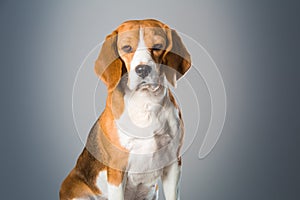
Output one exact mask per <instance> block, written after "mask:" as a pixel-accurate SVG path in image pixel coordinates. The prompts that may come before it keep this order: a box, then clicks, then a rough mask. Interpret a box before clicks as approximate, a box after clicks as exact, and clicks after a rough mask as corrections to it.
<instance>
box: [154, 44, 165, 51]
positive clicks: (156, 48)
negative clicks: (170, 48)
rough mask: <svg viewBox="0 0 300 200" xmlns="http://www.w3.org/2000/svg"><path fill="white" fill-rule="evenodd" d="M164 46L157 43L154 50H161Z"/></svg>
mask: <svg viewBox="0 0 300 200" xmlns="http://www.w3.org/2000/svg"><path fill="white" fill-rule="evenodd" d="M162 47H163V45H162V44H155V45H153V46H152V50H153V51H159V50H161V49H162Z"/></svg>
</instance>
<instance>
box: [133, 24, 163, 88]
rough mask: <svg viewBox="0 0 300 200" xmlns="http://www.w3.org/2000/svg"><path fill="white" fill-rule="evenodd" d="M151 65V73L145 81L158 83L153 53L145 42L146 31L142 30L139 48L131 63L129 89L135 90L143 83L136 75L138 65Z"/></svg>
mask: <svg viewBox="0 0 300 200" xmlns="http://www.w3.org/2000/svg"><path fill="white" fill-rule="evenodd" d="M141 64H144V65H149V66H150V67H151V73H150V74H149V75H148V76H147V77H145V78H144V79H143V80H144V81H146V82H149V83H151V82H157V80H158V68H157V66H156V63H155V62H154V60H153V59H152V57H151V53H150V51H149V49H148V47H147V46H146V44H145V41H144V30H143V29H142V28H140V32H139V43H138V47H137V49H136V51H135V53H134V55H133V58H132V60H131V63H130V71H129V78H128V87H129V88H130V89H131V90H133V89H135V88H136V87H137V85H138V84H139V83H140V82H141V78H140V77H139V76H138V75H137V74H136V72H135V68H136V67H137V66H138V65H141Z"/></svg>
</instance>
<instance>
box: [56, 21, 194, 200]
mask: <svg viewBox="0 0 300 200" xmlns="http://www.w3.org/2000/svg"><path fill="white" fill-rule="evenodd" d="M140 27H144V28H145V27H152V28H153V27H157V28H160V29H154V30H153V31H160V33H159V34H160V35H161V36H162V37H166V39H167V42H166V44H164V45H165V50H161V51H158V52H155V54H154V55H153V57H154V59H155V61H156V62H159V63H162V64H164V65H167V66H170V67H171V68H172V69H173V71H172V70H171V71H170V70H166V71H165V74H166V77H167V79H168V80H169V81H170V83H172V84H175V83H174V80H173V79H172V77H174V73H175V74H176V79H178V78H180V75H182V74H184V73H185V72H186V71H187V70H188V68H189V67H190V65H191V60H190V56H189V54H188V52H187V50H186V49H185V47H184V46H183V44H182V42H181V40H180V38H179V36H178V35H177V33H176V32H175V31H174V30H171V29H170V28H169V27H168V26H167V25H165V24H163V23H161V22H159V21H157V20H152V19H148V20H132V21H127V22H124V23H123V24H121V25H120V26H119V27H118V28H117V29H116V30H115V31H113V32H112V34H110V35H108V36H107V37H106V40H105V42H104V44H103V46H102V49H101V51H100V54H99V57H98V59H97V61H96V63H95V72H96V74H97V75H98V76H99V77H100V79H101V80H102V81H103V82H104V83H105V84H106V86H107V91H108V96H107V101H106V108H105V110H104V112H103V113H102V115H101V116H100V117H99V119H98V120H97V122H96V123H95V125H94V126H93V128H92V129H91V131H90V134H89V137H88V141H87V144H86V147H85V148H84V150H83V152H82V153H81V155H80V156H79V158H78V161H77V163H76V166H75V168H74V169H73V170H72V171H71V172H70V173H69V175H68V176H67V177H66V179H65V180H64V181H63V183H62V185H61V189H60V199H61V200H67V199H72V198H76V197H77V198H78V197H95V196H97V195H100V194H101V191H100V190H99V188H97V186H96V184H95V183H96V179H97V176H98V174H99V172H100V171H103V170H105V171H107V175H108V182H109V183H110V184H114V185H116V186H118V185H119V184H121V183H122V181H123V174H124V170H125V168H126V166H127V162H128V157H129V152H128V151H127V150H126V149H125V148H123V147H122V146H121V145H120V141H119V138H118V133H117V127H116V125H115V122H114V120H115V119H118V118H119V117H120V116H121V114H122V113H123V110H124V100H123V95H124V94H123V93H122V92H121V90H119V89H118V88H117V85H118V83H119V81H120V79H121V77H122V75H124V74H125V73H126V72H127V71H128V70H129V69H130V65H129V63H130V61H131V59H132V56H133V53H131V54H128V55H119V52H120V49H118V44H117V42H118V41H117V38H118V35H120V34H126V31H129V30H138V29H139V28H140ZM151 33H153V32H149V34H150V35H149V36H147V39H146V43H147V45H148V46H150V45H151V44H152V43H154V42H155V40H154V39H153V40H152V39H149V38H151ZM135 40H136V39H135ZM133 42H134V41H133ZM135 42H136V41H135ZM120 57H122V59H121V58H120ZM169 96H170V99H171V101H172V102H173V104H174V105H175V106H176V107H177V104H176V102H175V99H174V97H173V96H172V94H171V93H169ZM180 119H181V114H180ZM181 123H182V120H181ZM182 125H183V124H182ZM182 127H183V126H182ZM182 140H183V139H182ZM180 147H181V146H180ZM180 147H179V148H178V164H179V165H180V164H181V158H180V157H179V149H180Z"/></svg>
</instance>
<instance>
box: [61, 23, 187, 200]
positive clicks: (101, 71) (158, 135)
mask: <svg viewBox="0 0 300 200" xmlns="http://www.w3.org/2000/svg"><path fill="white" fill-rule="evenodd" d="M190 66H191V58H190V55H189V53H188V51H187V50H186V48H185V46H184V45H183V43H182V41H181V39H180V37H179V36H178V34H177V33H176V31H175V30H173V29H170V28H169V27H168V26H167V25H165V24H163V23H161V22H159V21H157V20H154V19H146V20H131V21H126V22H124V23H122V24H121V25H120V26H119V27H118V28H117V29H116V30H115V31H113V32H112V33H111V34H110V35H108V36H107V37H106V40H105V42H104V43H103V45H102V48H101V51H100V54H99V56H98V59H97V60H96V62H95V72H96V74H97V75H98V76H99V77H100V79H101V80H102V81H103V82H104V83H105V85H106V86H107V93H108V94H107V101H106V107H105V109H104V111H103V113H102V114H101V116H100V117H99V118H98V120H97V121H96V123H95V124H94V126H93V127H92V129H91V130H90V133H89V136H88V139H87V143H86V145H85V148H84V149H83V152H82V153H81V155H80V156H79V158H78V160H77V163H76V166H75V167H74V169H73V170H72V171H71V172H70V173H69V175H68V176H67V177H66V179H65V180H64V181H63V183H62V185H61V189H60V193H59V194H60V199H61V200H67V199H68V200H71V199H72V200H75V199H108V200H123V199H125V200H138V199H141V200H143V199H145V200H155V199H158V180H159V179H161V181H162V186H163V191H164V195H165V198H166V199H167V200H177V199H180V196H179V182H180V174H181V155H180V148H181V146H182V142H183V135H184V128H183V120H182V118H181V112H180V110H179V107H178V105H177V103H176V102H175V98H174V96H173V95H172V93H171V90H170V89H169V88H170V86H171V85H173V86H174V87H175V86H176V81H177V80H178V79H179V78H180V77H181V76H182V75H184V74H185V73H186V72H187V71H188V69H189V68H190Z"/></svg>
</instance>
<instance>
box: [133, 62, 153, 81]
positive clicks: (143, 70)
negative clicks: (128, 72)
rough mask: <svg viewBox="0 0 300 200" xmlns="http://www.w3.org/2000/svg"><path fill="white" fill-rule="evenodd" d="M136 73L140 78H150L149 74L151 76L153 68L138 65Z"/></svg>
mask: <svg viewBox="0 0 300 200" xmlns="http://www.w3.org/2000/svg"><path fill="white" fill-rule="evenodd" d="M135 72H136V73H137V75H138V76H139V77H142V78H145V77H146V76H148V74H150V72H151V67H150V66H149V65H138V66H137V67H136V68H135Z"/></svg>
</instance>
